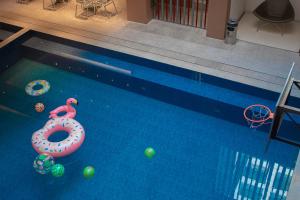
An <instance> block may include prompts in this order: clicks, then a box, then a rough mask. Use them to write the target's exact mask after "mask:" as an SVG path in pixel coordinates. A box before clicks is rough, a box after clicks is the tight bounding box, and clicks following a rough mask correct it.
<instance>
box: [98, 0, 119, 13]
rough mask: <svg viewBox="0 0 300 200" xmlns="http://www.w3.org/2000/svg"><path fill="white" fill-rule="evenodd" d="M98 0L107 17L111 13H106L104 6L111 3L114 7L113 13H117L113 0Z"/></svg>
mask: <svg viewBox="0 0 300 200" xmlns="http://www.w3.org/2000/svg"><path fill="white" fill-rule="evenodd" d="M99 1H101V3H102V7H104V12H105V15H106V16H107V17H110V16H111V15H108V13H109V12H108V11H107V9H106V7H107V6H109V5H110V4H113V6H114V9H115V14H118V10H117V7H116V4H115V2H114V0H99Z"/></svg>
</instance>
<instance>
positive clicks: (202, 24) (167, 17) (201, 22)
mask: <svg viewBox="0 0 300 200" xmlns="http://www.w3.org/2000/svg"><path fill="white" fill-rule="evenodd" d="M208 2H209V0H153V8H154V9H153V16H154V19H159V20H163V21H168V22H174V23H178V24H183V25H188V26H194V27H198V28H203V29H205V28H206V19H207V6H208Z"/></svg>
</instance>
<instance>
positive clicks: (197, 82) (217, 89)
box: [23, 37, 276, 108]
mask: <svg viewBox="0 0 300 200" xmlns="http://www.w3.org/2000/svg"><path fill="white" fill-rule="evenodd" d="M23 45H24V46H25V47H29V48H33V49H36V50H38V51H42V52H45V53H48V54H52V55H56V56H59V57H63V58H66V59H71V60H75V61H76V62H80V63H83V64H88V65H93V66H100V67H101V66H106V67H107V66H108V68H107V69H108V70H111V69H113V70H117V71H119V72H120V71H121V72H126V73H127V75H130V76H133V77H136V78H138V79H142V80H146V81H149V82H152V83H155V84H158V85H163V86H166V87H169V88H173V89H176V90H179V91H183V92H186V93H190V94H192V95H197V96H201V97H205V98H208V99H212V100H215V101H218V102H222V103H226V104H230V105H233V106H236V107H240V108H245V107H247V106H248V105H250V104H255V103H260V104H265V105H267V106H270V107H271V108H272V107H274V102H275V99H276V98H274V96H276V94H275V93H272V92H268V91H265V90H262V89H258V88H257V91H256V93H259V92H261V91H262V92H265V94H267V95H265V94H263V93H262V94H257V95H262V96H263V97H264V99H263V98H258V97H257V96H255V95H251V94H249V93H247V90H243V89H241V88H239V87H244V88H246V89H249V90H255V89H256V88H254V87H251V86H245V85H243V84H236V85H238V87H236V88H234V89H233V88H228V87H227V86H228V85H227V82H230V81H227V82H226V81H225V80H222V79H220V78H214V81H215V82H218V83H217V84H209V83H207V82H206V81H203V80H202V74H200V73H196V72H195V73H194V75H195V77H193V78H191V77H189V78H187V77H183V76H180V75H176V74H171V73H168V72H164V71H160V70H156V69H153V68H148V67H144V66H143V65H142V64H143V63H141V64H140V65H137V64H135V63H130V62H126V61H124V60H121V59H117V58H114V57H112V56H110V55H105V54H99V53H94V52H91V51H87V50H83V49H79V48H76V47H72V46H68V45H64V44H60V43H58V42H54V41H49V40H45V39H42V38H39V37H32V38H30V39H29V40H27V41H26V42H24V43H23ZM126 73H125V74H126ZM223 83H224V84H223ZM242 91H243V92H242ZM254 93H255V92H254ZM270 93H271V95H270ZM274 94H275V95H274ZM174 98H176V97H174ZM268 99H269V100H268Z"/></svg>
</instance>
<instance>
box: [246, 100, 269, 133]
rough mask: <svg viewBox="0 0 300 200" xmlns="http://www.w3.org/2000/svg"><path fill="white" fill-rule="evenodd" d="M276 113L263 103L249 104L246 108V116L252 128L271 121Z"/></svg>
mask: <svg viewBox="0 0 300 200" xmlns="http://www.w3.org/2000/svg"><path fill="white" fill-rule="evenodd" d="M273 116H274V114H273V113H272V112H271V110H270V108H268V107H267V106H265V105H261V104H254V105H251V106H248V107H247V108H246V109H245V110H244V117H245V119H246V120H247V122H248V124H249V126H250V128H257V127H260V126H262V125H264V124H269V123H271V120H272V119H273Z"/></svg>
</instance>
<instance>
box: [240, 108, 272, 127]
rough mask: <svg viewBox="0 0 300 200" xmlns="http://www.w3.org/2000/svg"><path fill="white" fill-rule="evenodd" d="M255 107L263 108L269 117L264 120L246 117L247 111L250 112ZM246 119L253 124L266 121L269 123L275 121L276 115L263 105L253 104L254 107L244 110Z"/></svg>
mask: <svg viewBox="0 0 300 200" xmlns="http://www.w3.org/2000/svg"><path fill="white" fill-rule="evenodd" d="M253 107H261V108H264V109H265V110H266V111H267V112H268V113H269V116H268V117H266V118H264V119H259V120H255V119H250V118H249V117H247V115H246V112H247V110H249V109H250V108H253ZM244 117H245V119H246V120H247V121H249V122H253V123H263V122H265V121H268V120H269V119H273V117H274V113H272V111H271V109H270V108H269V107H267V106H265V105H262V104H253V105H250V106H248V107H247V108H245V110H244Z"/></svg>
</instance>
